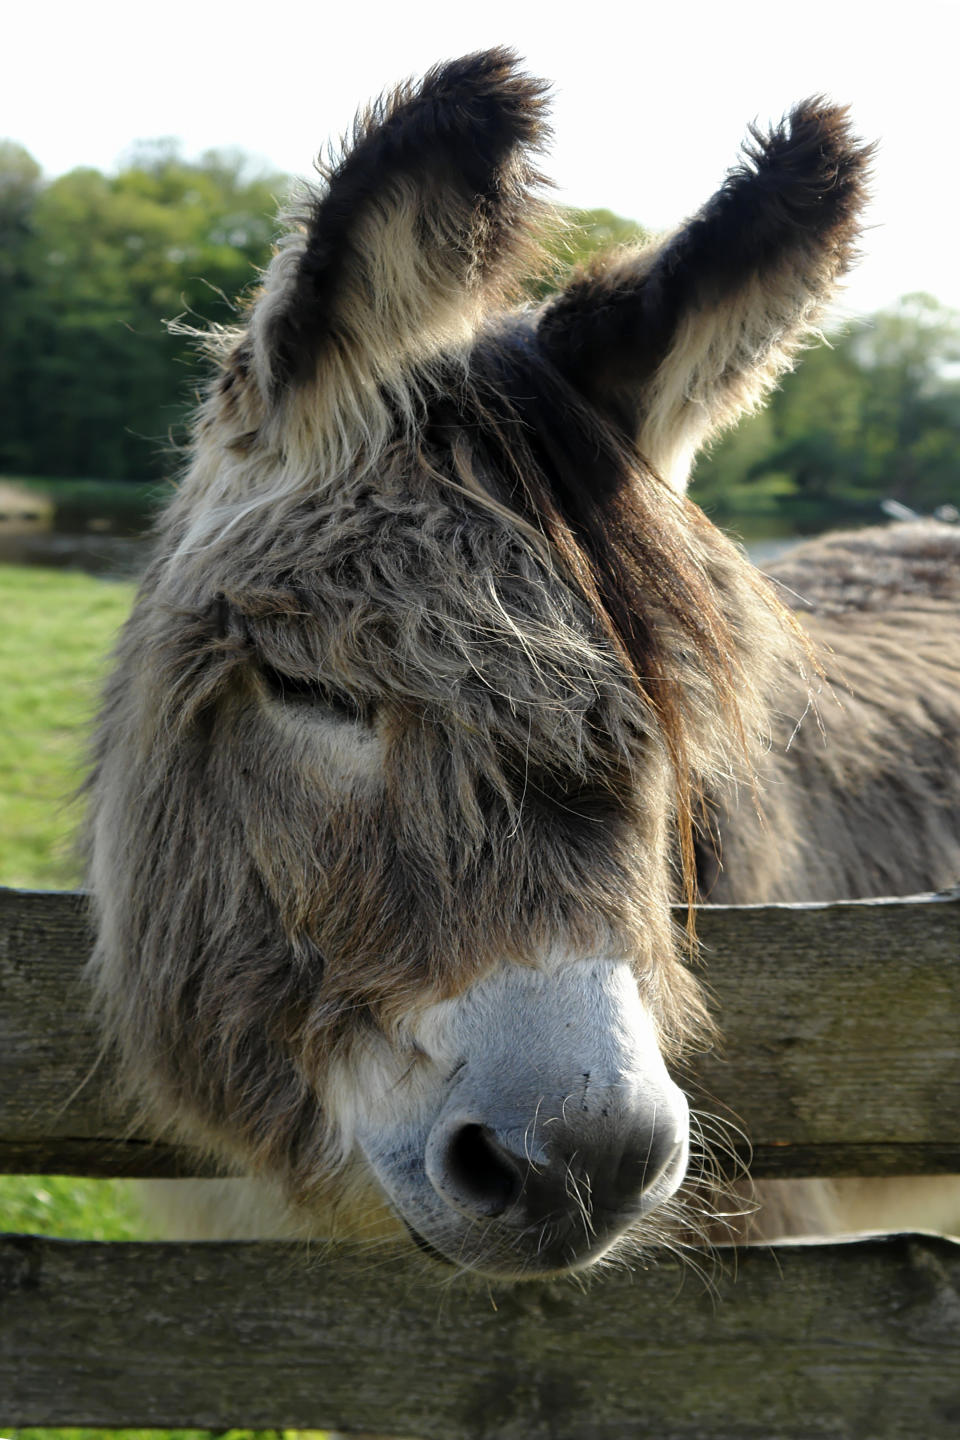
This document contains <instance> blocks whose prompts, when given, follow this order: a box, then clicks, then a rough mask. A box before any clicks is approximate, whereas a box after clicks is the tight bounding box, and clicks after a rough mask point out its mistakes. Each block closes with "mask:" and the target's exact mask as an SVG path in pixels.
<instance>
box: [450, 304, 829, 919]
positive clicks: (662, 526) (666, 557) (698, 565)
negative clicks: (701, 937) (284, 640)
mask: <svg viewBox="0 0 960 1440" xmlns="http://www.w3.org/2000/svg"><path fill="white" fill-rule="evenodd" d="M520 339H521V345H520V355H519V359H518V355H517V349H516V337H514V338H513V339H512V340H511V339H509V338H508V341H507V343H506V344H505V345H501V344H498V343H496V342H495V343H493V344H488V345H487V347H486V348H485V349H481V352H480V362H479V363H478V364H476V365H475V367H474V371H473V373H472V376H471V386H470V391H469V398H468V399H467V400H466V401H465V402H464V401H462V402H461V404H462V408H463V410H464V411H465V415H464V417H463V418H464V419H465V420H466V424H465V426H464V430H463V434H464V436H465V437H467V439H466V440H465V441H461V443H460V444H459V446H457V445H454V446H452V447H451V453H452V455H453V457H454V461H455V468H456V471H457V473H458V476H459V478H460V480H461V483H463V485H464V488H465V489H469V488H474V489H475V488H476V483H477V482H476V476H477V474H478V473H479V474H480V475H484V474H485V475H486V476H487V477H488V478H490V477H492V479H493V488H494V491H495V492H496V491H499V492H500V494H501V495H502V496H503V497H504V498H505V500H506V503H507V504H509V505H510V506H511V507H512V508H513V510H514V513H515V514H516V515H517V516H518V518H519V520H520V522H521V523H522V524H524V525H525V526H527V527H528V528H529V529H530V531H531V533H533V534H535V535H538V536H540V537H542V538H543V540H544V541H545V542H546V544H547V545H548V547H549V550H550V552H551V554H552V555H553V557H554V559H555V562H556V564H557V566H558V568H559V569H560V570H561V572H562V573H563V574H564V575H565V577H566V579H567V582H568V583H569V584H571V586H572V587H573V588H574V589H575V590H576V592H577V593H578V594H579V595H580V596H581V597H582V599H583V600H584V602H585V603H586V605H587V607H588V610H589V613H590V614H591V615H592V617H593V619H594V622H595V625H596V629H597V632H598V633H599V634H600V635H601V636H604V637H606V640H607V641H608V643H609V644H610V645H611V647H612V648H613V650H614V651H615V652H616V654H617V655H619V657H620V659H621V661H622V663H623V666H624V668H625V670H626V673H627V675H628V676H629V679H630V682H631V684H632V685H633V687H634V689H635V691H636V693H637V695H638V696H639V697H640V699H641V702H642V704H643V706H644V708H645V711H646V713H647V714H648V716H649V717H650V719H651V722H652V726H651V728H652V729H653V730H654V731H655V733H656V734H658V735H659V737H660V739H661V741H662V743H663V745H664V747H665V750H666V753H667V755H668V757H669V760H670V764H671V767H672V770H673V774H674V781H675V786H674V789H675V795H674V799H675V810H676V816H677V821H678V826H679V831H680V849H681V854H682V859H683V867H682V868H683V871H684V879H685V887H684V888H685V892H686V895H687V897H688V898H692V887H693V828H694V822H695V813H694V812H695V810H696V808H697V806H698V802H699V796H700V792H701V787H702V786H703V785H704V784H706V783H709V782H710V781H711V780H715V779H716V778H718V777H720V776H723V777H724V778H728V777H729V776H730V775H731V774H732V775H734V776H738V777H740V778H741V779H743V780H745V781H747V782H748V783H752V782H751V777H752V763H751V762H752V755H753V753H754V750H755V746H756V745H757V744H758V742H759V743H764V742H765V739H766V736H767V730H768V712H767V699H766V696H767V695H768V694H769V693H770V690H771V684H772V682H774V681H775V680H776V679H777V678H779V675H780V673H781V672H782V671H783V669H784V668H785V667H787V666H789V665H791V664H796V663H797V661H798V660H800V661H801V662H802V660H803V658H804V657H805V656H806V655H807V651H806V648H805V646H804V642H803V640H802V637H801V635H800V632H799V630H798V627H797V625H796V622H795V620H794V619H793V617H792V615H791V614H790V612H789V611H788V610H787V609H786V608H785V607H784V606H783V605H781V603H780V601H779V600H778V598H777V596H776V594H775V593H774V591H773V588H772V587H771V586H770V585H769V584H768V583H767V582H766V581H765V580H764V579H763V577H762V576H760V575H759V574H758V572H757V571H756V570H755V568H754V567H753V566H752V565H751V564H750V563H749V561H748V560H747V559H746V557H745V556H744V555H743V554H742V552H741V551H740V550H739V549H738V547H737V546H735V545H734V544H733V543H732V542H731V541H729V540H728V539H727V538H726V537H725V536H723V535H722V534H721V532H720V531H718V530H717V529H716V527H715V526H713V525H712V524H711V523H710V521H709V520H708V519H707V518H706V516H705V515H704V514H703V512H702V511H701V510H700V508H699V507H698V506H696V505H694V504H692V502H690V501H688V500H687V499H686V498H685V497H683V496H679V495H677V494H676V492H675V491H674V490H673V489H672V487H670V486H669V485H668V484H666V483H665V482H664V481H663V480H661V479H660V477H659V476H658V475H657V474H656V473H655V472H654V471H653V470H652V469H651V468H650V466H649V465H648V464H647V463H646V461H645V459H644V457H643V456H641V455H640V454H639V453H638V452H637V451H636V449H635V448H634V447H633V446H632V445H631V444H630V443H629V442H628V441H627V440H626V438H625V437H624V436H623V435H622V434H620V433H619V432H617V431H616V430H615V429H614V428H613V427H612V425H610V424H609V423H607V422H605V421H604V420H602V419H601V418H600V417H599V416H598V415H597V413H596V412H595V411H593V410H592V409H590V408H588V407H587V406H585V405H584V403H583V402H582V401H581V400H580V398H579V397H578V396H577V395H576V393H575V392H574V391H573V390H572V389H571V388H570V387H569V386H568V385H567V384H566V383H565V381H564V380H563V379H562V378H561V377H560V376H559V375H557V373H556V372H555V371H554V370H553V369H552V367H550V366H549V364H548V363H547V362H545V361H543V360H542V359H541V358H540V357H539V356H537V355H535V354H532V353H531V351H530V349H529V347H528V346H526V345H524V344H523V342H522V332H521V336H520ZM471 411H472V412H473V413H472V414H471ZM470 436H475V437H477V439H476V440H475V441H474V442H473V443H471V442H470V439H469V437H470Z"/></svg>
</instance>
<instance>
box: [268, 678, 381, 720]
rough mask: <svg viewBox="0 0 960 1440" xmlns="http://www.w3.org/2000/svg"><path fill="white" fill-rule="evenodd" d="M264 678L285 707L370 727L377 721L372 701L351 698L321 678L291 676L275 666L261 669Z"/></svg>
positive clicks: (270, 689)
mask: <svg viewBox="0 0 960 1440" xmlns="http://www.w3.org/2000/svg"><path fill="white" fill-rule="evenodd" d="M260 674H261V676H262V678H263V680H264V683H265V684H266V687H267V690H268V692H269V694H270V696H271V697H272V698H273V699H274V700H279V701H280V703H281V704H283V705H299V706H307V705H310V706H314V707H315V708H318V709H321V710H323V711H325V712H326V714H327V715H328V716H331V717H332V718H333V719H336V720H344V721H349V722H350V723H352V724H355V725H357V724H359V725H369V724H370V723H371V722H372V720H373V717H374V706H373V703H372V701H369V700H366V699H361V698H359V697H357V696H354V695H349V694H347V692H346V691H345V690H340V689H338V688H337V687H336V686H333V685H328V684H327V683H326V682H325V681H323V680H321V679H319V678H314V677H310V678H306V677H304V676H302V675H287V674H284V673H283V671H281V670H276V669H274V667H273V666H272V665H261V666H260Z"/></svg>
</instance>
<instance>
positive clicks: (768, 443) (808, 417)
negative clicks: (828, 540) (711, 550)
mask: <svg viewBox="0 0 960 1440" xmlns="http://www.w3.org/2000/svg"><path fill="white" fill-rule="evenodd" d="M958 361H960V315H958V314H956V313H955V312H954V311H951V310H947V309H945V308H944V307H942V306H940V305H938V304H937V302H936V301H935V300H933V299H932V298H931V297H930V296H928V295H908V296H906V297H905V298H904V299H903V300H901V301H899V302H898V303H897V304H896V305H895V306H893V307H891V308H890V309H889V310H884V311H881V312H880V313H878V314H876V315H874V316H872V317H870V318H869V319H867V320H864V321H862V322H860V323H859V324H857V325H855V326H854V327H853V328H852V329H851V330H849V331H848V332H846V333H840V334H838V335H836V336H834V337H833V340H832V344H831V345H829V346H826V345H824V346H820V347H819V348H816V349H813V350H810V351H808V353H807V354H806V355H805V356H803V358H802V361H801V364H800V365H799V366H798V368H797V369H796V370H795V371H794V372H793V373H792V374H791V375H788V376H787V377H786V379H785V380H784V382H783V384H782V386H781V388H780V389H779V390H778V391H777V392H776V393H775V394H774V396H773V398H772V400H771V402H770V404H769V406H768V407H767V409H766V410H764V411H762V412H761V413H760V414H759V415H756V416H754V417H752V418H751V419H749V420H747V421H745V422H744V423H743V424H742V425H741V426H740V427H739V428H738V429H737V430H735V431H734V432H732V434H730V435H729V436H727V437H726V438H725V439H724V440H723V441H722V442H721V443H720V444H719V445H717V447H716V448H715V450H714V451H713V453H712V454H711V455H709V456H707V457H705V458H704V459H702V460H701V462H700V464H699V465H698V466H697V470H696V475H695V483H694V490H693V493H694V496H695V497H696V499H697V500H698V501H699V502H700V503H701V504H702V505H705V506H706V507H707V508H709V509H711V510H713V511H714V512H715V513H716V514H717V515H718V516H720V517H721V518H723V517H730V516H736V515H738V514H740V513H744V512H750V511H753V512H756V511H761V510H763V511H767V512H768V513H777V514H780V515H782V516H785V517H792V518H794V519H795V520H797V521H798V523H805V522H807V521H820V522H823V521H825V520H827V519H829V518H830V517H831V516H832V515H839V514H848V515H851V516H865V517H872V518H880V517H879V510H878V506H879V502H880V501H881V500H883V499H887V498H889V499H895V500H900V501H901V502H903V503H904V504H906V505H909V506H911V507H912V508H914V509H916V510H918V511H920V512H921V513H923V512H926V511H930V510H933V509H934V508H935V507H936V506H938V505H942V504H948V503H952V504H956V502H957V500H958V498H960V378H958V376H957V372H956V369H955V366H956V364H957V362H958Z"/></svg>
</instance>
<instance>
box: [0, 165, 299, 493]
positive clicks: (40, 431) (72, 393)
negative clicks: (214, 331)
mask: <svg viewBox="0 0 960 1440" xmlns="http://www.w3.org/2000/svg"><path fill="white" fill-rule="evenodd" d="M285 188H286V182H285V181H284V179H283V178H282V177H278V176H271V177H262V176H261V177H256V176H254V177H251V176H248V175H247V174H246V173H245V167H244V163H243V161H242V159H241V158H240V157H238V156H235V155H230V154H222V153H218V152H211V153H210V154H208V155H205V156H203V157H202V158H201V159H200V160H199V161H197V162H188V161H186V160H183V159H182V158H181V157H180V156H179V154H178V153H177V150H176V148H175V146H174V145H173V144H172V143H170V142H154V143H153V144H151V145H149V146H144V147H141V148H140V149H139V150H137V151H136V152H135V153H134V154H133V155H132V157H131V159H130V161H129V162H128V163H127V165H125V166H124V168H123V169H121V170H120V172H119V173H118V174H117V175H115V176H105V175H102V174H100V172H99V171H96V170H74V171H71V172H70V173H69V174H68V175H62V176H60V177H59V178H58V179H56V180H53V181H52V182H50V183H49V184H47V185H43V184H41V183H40V180H39V172H38V170H37V167H36V165H35V164H34V162H33V161H32V160H31V159H30V157H29V156H28V155H27V154H26V152H25V151H23V150H22V149H20V147H17V146H13V145H10V144H5V145H2V146H0V240H2V241H3V242H4V243H3V245H2V247H0V248H2V253H3V255H4V261H3V264H2V267H0V306H2V313H3V315H4V326H3V332H2V339H0V394H2V396H3V401H4V408H3V422H2V425H0V470H2V469H6V470H24V471H28V472H30V473H32V474H34V475H76V476H93V475H95V476H99V477H103V478H107V479H126V478H129V477H132V476H136V477H138V478H152V477H159V476H162V475H164V474H169V473H170V471H171V469H173V468H174V466H175V458H174V456H173V455H172V453H171V451H172V449H174V450H175V448H176V445H177V443H178V441H180V440H181V439H182V438H183V433H184V425H185V421H186V417H187V415H188V414H189V411H190V408H191V407H192V405H193V404H194V403H195V400H196V393H195V392H196V386H197V381H198V378H199V374H200V372H199V370H197V369H196V368H195V367H194V364H193V360H192V356H191V354H190V351H189V349H188V347H187V346H186V345H185V344H184V340H183V338H182V337H180V336H176V335H171V334H170V333H169V332H168V330H167V325H166V322H168V321H170V320H174V319H176V318H178V317H181V316H182V317H185V318H186V319H187V320H188V321H189V322H190V323H194V324H198V325H199V326H201V327H205V326H206V325H208V324H211V323H228V322H229V321H231V320H232V319H233V318H234V317H235V302H234V297H236V296H237V295H238V294H240V293H241V292H242V291H243V290H244V289H245V288H246V287H247V286H249V284H250V282H251V280H252V279H253V277H254V273H255V268H254V267H256V266H258V265H263V264H264V263H265V261H266V259H267V257H268V254H269V248H270V240H271V235H272V231H273V223H274V222H273V218H272V217H273V215H274V212H275V210H276V207H277V198H276V197H277V195H278V194H280V193H281V192H282V191H283V190H284V189H285ZM227 297H230V298H229V299H228V298H227Z"/></svg>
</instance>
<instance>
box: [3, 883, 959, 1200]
mask: <svg viewBox="0 0 960 1440" xmlns="http://www.w3.org/2000/svg"><path fill="white" fill-rule="evenodd" d="M697 924H698V933H699V936H700V940H701V945H702V950H703V960H704V967H703V974H704V977H705V978H706V980H707V983H708V985H709V988H710V991H711V993H712V996H713V999H714V1010H715V1013H716V1015H717V1017H718V1019H719V1021H720V1025H721V1029H722V1031H723V1035H724V1042H723V1046H722V1050H721V1051H720V1053H718V1054H712V1055H706V1056H700V1057H697V1060H696V1062H695V1069H694V1070H693V1071H692V1072H691V1073H689V1074H684V1075H680V1076H679V1077H678V1078H679V1079H680V1081H681V1083H683V1084H685V1086H686V1087H687V1088H688V1089H690V1090H691V1091H692V1092H693V1095H694V1099H695V1102H696V1103H697V1104H698V1105H700V1106H701V1107H702V1108H705V1109H708V1110H711V1111H714V1112H715V1113H718V1114H720V1115H728V1116H732V1117H734V1118H735V1119H736V1120H737V1122H738V1123H739V1124H740V1125H741V1126H742V1127H743V1129H744V1130H745V1131H746V1132H747V1134H748V1135H749V1137H750V1140H751V1141H752V1145H753V1161H752V1165H751V1169H752V1172H753V1174H754V1175H756V1176H796V1175H856V1174H861V1175H868V1174H870V1175H885V1174H924V1173H927V1174H934V1173H953V1172H960V894H957V893H953V894H952V895H950V896H928V897H919V898H914V899H906V900H883V901H859V902H847V903H843V904H835V905H773V906H744V907H735V906H729V907H727V906H717V907H705V908H703V909H701V910H700V912H699V914H698V921H697ZM89 944H90V936H89V931H88V926H87V920H86V914H85V905H84V900H83V897H82V896H79V895H74V894H66V893H46V892H23V891H11V890H0V1171H8V1172H10V1171H24V1170H37V1171H44V1170H46V1171H59V1172H60V1173H66V1174H72V1173H83V1174H100V1175H185V1174H197V1173H203V1172H202V1171H201V1170H200V1168H199V1167H198V1165H197V1163H196V1161H195V1160H193V1159H192V1158H191V1156H190V1155H189V1154H188V1153H187V1152H185V1151H183V1150H178V1149H175V1148H174V1147H171V1146H169V1145H164V1144H159V1143H152V1142H151V1141H150V1139H149V1137H148V1136H145V1135H143V1134H140V1133H137V1132H136V1131H135V1130H134V1129H133V1128H132V1127H131V1121H130V1116H129V1114H127V1113H125V1112H124V1110H123V1108H122V1107H120V1106H118V1105H117V1104H116V1102H115V1101H114V1100H112V1099H111V1094H110V1086H109V1083H108V1077H106V1076H105V1075H104V1073H103V1070H102V1067H99V1066H98V1064H97V1052H96V1043H95V1040H94V1037H93V1033H92V1029H91V1026H90V1023H89V1020H88V1018H87V997H86V994H85V991H84V985H83V978H82V973H81V970H82V964H83V961H84V959H85V958H86V955H87V953H88V950H89ZM745 1149H746V1147H745V1146H743V1147H742V1150H744V1151H745Z"/></svg>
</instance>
